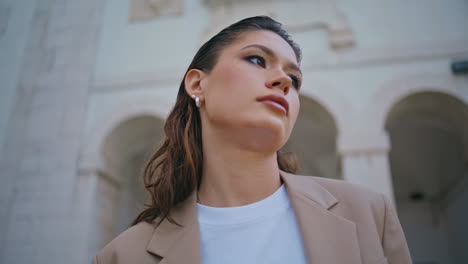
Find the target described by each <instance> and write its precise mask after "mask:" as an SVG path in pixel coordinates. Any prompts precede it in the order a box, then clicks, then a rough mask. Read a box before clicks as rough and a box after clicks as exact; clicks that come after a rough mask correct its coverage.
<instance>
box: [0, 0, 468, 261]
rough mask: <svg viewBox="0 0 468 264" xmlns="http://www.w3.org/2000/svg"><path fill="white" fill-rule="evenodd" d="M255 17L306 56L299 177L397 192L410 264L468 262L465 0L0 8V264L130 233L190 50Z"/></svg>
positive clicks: (85, 2) (54, 256)
mask: <svg viewBox="0 0 468 264" xmlns="http://www.w3.org/2000/svg"><path fill="white" fill-rule="evenodd" d="M258 14H267V15H270V16H272V17H273V18H276V19H277V20H279V21H280V22H282V23H284V24H285V26H286V28H287V29H289V31H290V33H291V34H292V35H293V37H294V39H295V40H296V41H297V42H298V43H299V44H300V45H301V47H302V49H303V53H304V58H303V64H302V71H303V72H304V83H303V88H302V91H301V93H302V96H301V107H302V108H301V114H300V118H299V120H298V123H297V125H296V129H295V132H294V134H293V136H292V138H291V140H290V142H289V143H288V145H287V147H288V148H290V149H292V150H294V151H295V152H296V153H297V154H298V156H299V158H300V160H301V161H302V164H303V173H304V174H310V175H317V176H323V177H330V178H339V179H343V180H346V181H350V182H354V183H358V184H362V185H365V186H367V187H369V188H372V189H375V190H378V191H380V192H383V193H385V194H386V195H388V196H389V197H390V198H392V199H393V201H395V205H396V207H397V210H398V213H399V217H400V220H401V223H402V225H403V228H404V230H405V233H406V236H407V239H408V243H409V246H410V250H411V254H412V257H413V259H414V262H415V263H419V264H423V263H426V264H429V263H431V264H436V263H439V264H442V263H468V251H467V250H466V249H467V245H468V228H467V223H468V74H467V73H459V74H455V73H453V72H452V70H451V64H452V63H453V62H456V61H467V60H468V30H467V29H468V2H467V1H466V0H414V1H404V0H393V1H383V0H361V1H358V0H354V1H349V0H348V1H346V0H289V1H288V0H252V1H246V0H237V1H236V0H172V1H171V0H113V1H111V0H107V1H104V0H80V1H73V0H41V1H39V0H21V1H14V0H0V65H1V69H0V80H1V87H0V144H1V145H0V147H1V149H0V153H1V154H0V182H1V183H0V263H8V264H9V263H89V262H90V258H91V256H92V255H94V254H95V252H96V250H97V249H99V248H100V247H102V245H104V244H105V243H107V242H108V241H109V240H110V239H112V238H113V237H115V236H116V235H117V234H118V233H119V232H121V231H122V230H124V229H126V227H127V226H128V224H129V222H130V221H131V220H132V219H133V218H134V217H135V214H136V213H137V212H138V211H139V210H140V209H141V203H142V201H144V199H145V194H144V193H143V192H142V187H141V183H140V182H139V178H138V174H139V169H140V168H141V164H142V161H143V159H144V156H145V155H146V153H147V152H148V151H149V150H150V149H151V148H152V147H153V146H154V144H155V143H156V142H157V141H158V140H159V139H160V138H161V136H162V129H161V128H162V126H163V122H164V118H165V116H166V115H167V113H168V111H169V110H170V107H171V106H172V103H173V102H174V100H175V96H176V93H177V89H178V86H179V83H180V81H181V78H182V76H183V74H184V71H185V70H186V68H187V66H188V64H189V62H190V60H191V59H192V57H193V55H194V54H195V52H196V50H197V49H198V47H199V46H200V45H201V43H202V42H203V41H204V40H206V39H207V38H208V37H209V36H211V35H213V34H214V33H215V32H217V30H219V29H220V28H222V27H224V26H227V25H229V24H230V23H232V22H235V21H237V20H239V19H240V18H244V17H247V16H252V15H258Z"/></svg>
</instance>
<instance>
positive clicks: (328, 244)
mask: <svg viewBox="0 0 468 264" xmlns="http://www.w3.org/2000/svg"><path fill="white" fill-rule="evenodd" d="M280 175H281V179H282V180H283V182H284V183H285V186H286V190H287V192H288V196H289V199H290V201H291V204H292V206H293V209H294V212H295V214H296V219H297V222H298V225H299V229H300V231H301V235H302V241H303V245H304V250H305V251H306V254H307V259H308V260H309V263H311V264H319V263H348V264H358V263H361V256H360V251H359V250H360V249H359V244H358V240H357V232H356V225H355V224H354V223H353V222H351V221H349V220H347V219H345V218H343V217H340V216H338V215H335V214H333V213H332V212H331V211H330V210H329V209H331V208H332V207H333V206H334V205H336V204H337V203H338V200H337V199H336V198H335V197H334V196H333V195H332V194H330V193H329V192H328V191H327V190H326V189H325V188H323V187H322V186H321V185H319V184H318V183H316V182H315V181H314V180H313V178H312V177H308V176H296V175H292V174H289V173H286V172H284V171H280ZM171 215H172V217H173V219H174V220H175V221H176V222H177V223H179V224H181V225H182V226H177V225H175V224H172V223H170V222H169V221H168V220H167V219H165V220H164V221H163V222H162V223H161V224H160V225H159V226H158V227H156V228H155V230H154V233H153V236H152V239H151V240H150V242H149V243H148V245H147V251H148V252H150V253H152V254H154V255H157V256H159V257H161V258H162V260H161V262H160V264H176V263H193V264H201V247H200V231H199V225H198V217H197V206H196V193H195V192H194V193H193V194H192V195H191V196H190V197H189V198H188V199H187V201H185V202H183V203H182V204H181V205H180V206H179V207H177V208H175V209H174V210H173V213H172V214H171Z"/></svg>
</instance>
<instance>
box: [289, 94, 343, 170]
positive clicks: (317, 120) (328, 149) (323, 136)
mask: <svg viewBox="0 0 468 264" xmlns="http://www.w3.org/2000/svg"><path fill="white" fill-rule="evenodd" d="M300 99H301V111H300V113H299V117H298V119H297V121H296V125H295V128H294V130H293V133H292V135H291V137H290V139H289V141H288V143H286V146H285V147H284V149H285V150H286V151H292V152H294V153H295V154H296V155H297V157H298V160H299V164H300V171H299V173H300V174H304V175H313V176H320V177H326V178H334V179H340V178H341V169H340V164H339V159H338V156H337V151H336V138H337V134H338V131H337V130H338V129H337V126H336V122H335V119H334V118H333V116H332V115H331V114H330V112H329V111H328V110H327V109H326V108H325V107H324V106H322V105H321V104H320V103H318V102H317V101H315V100H313V99H311V98H309V97H306V96H301V98H300Z"/></svg>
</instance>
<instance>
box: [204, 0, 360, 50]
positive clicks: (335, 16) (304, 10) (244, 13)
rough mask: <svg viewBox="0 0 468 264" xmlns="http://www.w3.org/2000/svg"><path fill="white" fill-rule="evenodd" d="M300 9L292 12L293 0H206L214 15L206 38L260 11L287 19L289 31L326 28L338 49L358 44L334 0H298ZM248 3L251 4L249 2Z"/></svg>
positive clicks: (276, 17) (330, 42) (297, 3)
mask: <svg viewBox="0 0 468 264" xmlns="http://www.w3.org/2000/svg"><path fill="white" fill-rule="evenodd" d="M292 2H294V5H295V6H296V9H295V10H296V13H297V12H299V13H300V14H296V13H295V14H291V13H289V12H288V11H287V10H288V8H287V6H289V5H291V1H284V0H281V1H279V0H276V1H273V0H256V1H233V0H222V1H214V0H206V1H204V3H205V5H206V6H207V7H208V8H210V9H211V10H212V14H213V15H212V18H211V22H210V23H209V25H208V27H207V28H206V29H205V31H204V34H203V38H202V39H203V41H204V40H207V39H208V38H210V37H211V36H213V35H215V34H216V33H217V32H218V31H219V30H221V29H222V28H223V27H226V26H228V25H230V24H232V23H234V22H236V21H238V20H240V19H243V18H246V17H249V16H254V15H258V14H263V15H268V16H271V17H272V18H274V19H276V20H278V21H280V22H284V23H285V24H284V26H285V28H286V29H287V30H288V31H291V32H294V31H310V30H316V29H323V30H325V31H326V32H327V33H328V40H329V45H330V47H331V48H332V49H334V50H341V49H344V48H348V47H351V46H353V45H354V43H355V38H354V34H353V32H352V29H351V25H350V24H349V23H348V21H347V18H346V16H345V15H344V13H343V12H341V11H340V10H338V8H337V7H336V5H335V3H334V1H333V0H316V1H308V0H295V1H292ZM247 3H248V4H247Z"/></svg>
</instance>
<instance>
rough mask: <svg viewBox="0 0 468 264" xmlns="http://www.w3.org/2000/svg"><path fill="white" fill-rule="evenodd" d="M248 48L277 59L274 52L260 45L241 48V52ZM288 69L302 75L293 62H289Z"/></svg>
mask: <svg viewBox="0 0 468 264" xmlns="http://www.w3.org/2000/svg"><path fill="white" fill-rule="evenodd" d="M248 48H257V49H261V50H262V51H263V52H265V53H266V54H267V55H268V56H271V57H277V56H276V54H275V52H274V51H273V50H271V49H270V48H268V47H265V46H263V45H260V44H252V45H248V46H245V47H243V48H242V49H241V50H244V49H248ZM287 66H288V67H289V68H292V69H293V70H295V71H298V72H299V73H300V74H301V75H302V71H301V69H300V68H299V66H297V64H295V63H293V62H289V63H288V65H287Z"/></svg>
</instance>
